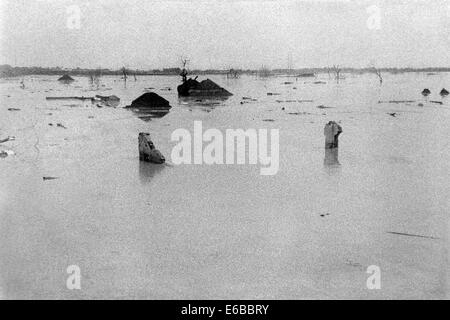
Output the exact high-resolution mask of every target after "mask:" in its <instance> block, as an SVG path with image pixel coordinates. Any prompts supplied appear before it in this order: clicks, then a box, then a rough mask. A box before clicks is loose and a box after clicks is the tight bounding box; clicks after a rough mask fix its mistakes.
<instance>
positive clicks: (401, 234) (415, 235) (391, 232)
mask: <svg viewBox="0 0 450 320" xmlns="http://www.w3.org/2000/svg"><path fill="white" fill-rule="evenodd" d="M386 233H390V234H396V235H400V236H408V237H418V238H428V239H440V238H437V237H431V236H423V235H420V234H412V233H403V232H395V231H386Z"/></svg>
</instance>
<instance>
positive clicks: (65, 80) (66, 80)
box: [58, 74, 75, 82]
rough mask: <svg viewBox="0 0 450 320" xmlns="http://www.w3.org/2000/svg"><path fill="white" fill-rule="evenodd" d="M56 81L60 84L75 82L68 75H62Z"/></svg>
mask: <svg viewBox="0 0 450 320" xmlns="http://www.w3.org/2000/svg"><path fill="white" fill-rule="evenodd" d="M58 81H62V82H72V81H75V79H74V78H72V77H71V76H69V75H68V74H65V75H63V76H62V77H61V78H59V79H58Z"/></svg>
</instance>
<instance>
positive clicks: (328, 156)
mask: <svg viewBox="0 0 450 320" xmlns="http://www.w3.org/2000/svg"><path fill="white" fill-rule="evenodd" d="M323 164H324V165H325V166H339V165H340V163H339V149H338V148H331V149H329V148H325V158H324V159H323Z"/></svg>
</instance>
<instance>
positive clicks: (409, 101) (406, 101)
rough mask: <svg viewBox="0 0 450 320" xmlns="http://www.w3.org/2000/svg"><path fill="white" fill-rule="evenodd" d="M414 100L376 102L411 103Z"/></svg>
mask: <svg viewBox="0 0 450 320" xmlns="http://www.w3.org/2000/svg"><path fill="white" fill-rule="evenodd" d="M413 102H416V101H415V100H389V101H381V100H378V103H413Z"/></svg>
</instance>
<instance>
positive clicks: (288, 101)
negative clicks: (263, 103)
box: [275, 100, 297, 103]
mask: <svg viewBox="0 0 450 320" xmlns="http://www.w3.org/2000/svg"><path fill="white" fill-rule="evenodd" d="M275 101H276V102H278V103H292V102H297V100H275Z"/></svg>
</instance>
